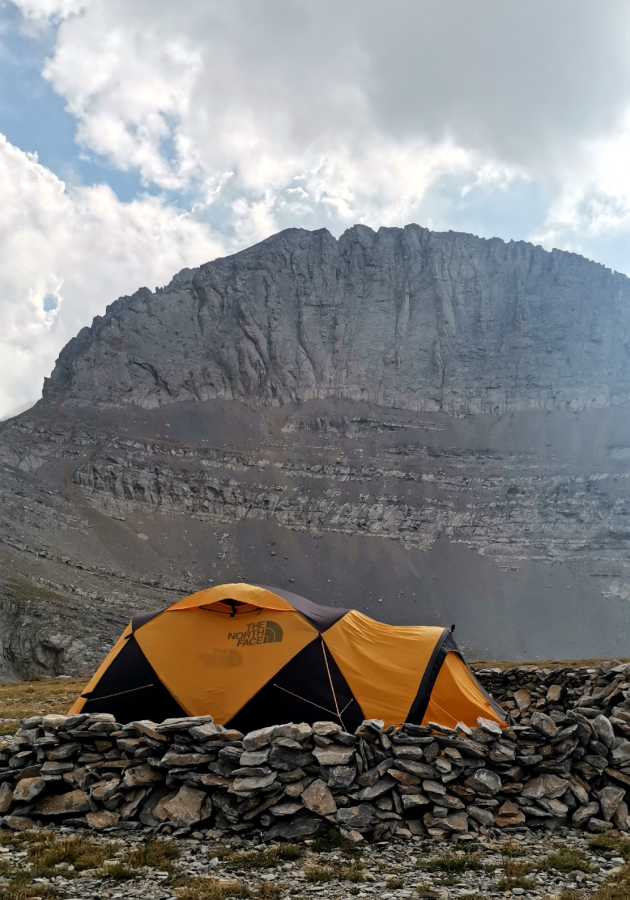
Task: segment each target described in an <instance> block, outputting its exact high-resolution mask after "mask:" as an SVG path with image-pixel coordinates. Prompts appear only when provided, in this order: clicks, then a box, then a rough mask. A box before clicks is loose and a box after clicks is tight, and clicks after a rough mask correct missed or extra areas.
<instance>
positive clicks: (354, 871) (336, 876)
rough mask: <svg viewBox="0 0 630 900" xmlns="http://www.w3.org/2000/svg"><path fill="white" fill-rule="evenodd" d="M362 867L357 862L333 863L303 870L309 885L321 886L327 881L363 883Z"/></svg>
mask: <svg viewBox="0 0 630 900" xmlns="http://www.w3.org/2000/svg"><path fill="white" fill-rule="evenodd" d="M363 868H364V867H363V865H362V864H361V863H358V862H353V863H350V864H349V863H345V862H342V863H338V862H333V863H330V865H327V866H309V867H308V868H306V869H305V870H304V874H305V875H306V880H307V881H308V882H309V884H321V883H322V882H327V881H352V882H354V883H355V884H357V883H359V882H361V881H365V875H364V873H363Z"/></svg>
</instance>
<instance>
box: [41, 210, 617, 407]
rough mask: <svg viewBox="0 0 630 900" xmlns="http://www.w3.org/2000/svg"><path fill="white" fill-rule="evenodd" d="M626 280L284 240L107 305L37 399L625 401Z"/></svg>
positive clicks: (530, 253)
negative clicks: (154, 289) (102, 313)
mask: <svg viewBox="0 0 630 900" xmlns="http://www.w3.org/2000/svg"><path fill="white" fill-rule="evenodd" d="M629 348H630V280H629V279H628V278H626V277H625V276H624V275H620V274H615V273H612V272H611V271H610V270H608V269H606V268H604V267H603V266H600V265H597V264H595V263H592V262H589V261H588V260H586V259H583V258H582V257H579V256H576V255H575V254H571V253H564V252H560V251H555V250H554V251H553V252H552V253H547V252H545V251H544V250H543V249H542V248H540V247H534V246H532V245H531V244H526V243H523V242H518V243H514V242H510V243H509V244H506V243H504V242H503V241H501V240H498V239H494V240H482V239H480V238H477V237H474V236H473V235H468V234H457V233H454V232H448V233H445V234H439V233H433V232H431V231H428V230H426V229H424V228H420V227H418V226H417V225H409V226H407V227H406V228H381V229H380V230H379V231H378V232H374V231H372V230H371V229H369V228H367V227H365V226H355V227H354V228H351V229H350V230H349V231H347V232H346V233H345V234H344V235H343V236H342V237H341V239H340V240H339V241H337V240H335V239H334V238H333V237H332V236H331V235H330V234H329V232H328V231H326V230H321V231H315V232H309V231H303V230H299V229H292V230H289V231H284V232H282V233H281V234H278V235H275V236H274V237H271V238H269V239H268V240H266V241H263V242H262V243H261V244H258V245H256V246H255V247H252V248H251V249H249V250H245V251H243V252H242V253H237V254H236V255H234V256H231V257H228V258H226V259H219V260H216V261H215V262H211V263H208V264H207V265H204V266H201V267H200V268H198V269H190V270H185V271H183V272H181V273H179V275H177V276H176V277H175V278H174V279H173V281H172V282H171V284H170V285H168V287H166V288H164V289H161V290H156V292H155V293H154V294H152V293H151V292H150V291H149V290H147V289H146V288H142V289H141V290H139V291H138V292H137V293H136V294H134V295H133V297H123V298H121V299H120V300H118V301H117V302H116V303H114V304H112V305H111V306H110V307H109V308H108V310H107V313H106V315H105V316H104V317H102V318H97V319H95V320H94V324H93V325H92V327H91V328H90V329H88V328H85V329H83V331H81V333H80V334H79V335H78V336H77V338H75V340H73V341H71V342H70V343H69V344H68V346H67V347H66V348H65V350H64V351H63V353H62V354H61V356H60V358H59V361H58V363H57V366H56V368H55V370H54V372H53V374H52V377H51V378H50V379H49V380H47V382H46V388H45V391H46V396H48V397H59V396H61V397H62V398H63V399H65V400H71V401H74V402H77V403H86V404H87V403H89V404H93V403H95V402H96V403H105V404H122V403H134V404H138V405H140V406H143V407H146V408H150V407H154V406H158V405H161V404H164V403H172V402H175V401H182V400H210V399H215V398H223V399H230V400H231V399H246V400H248V401H252V402H255V403H257V404H261V405H265V406H273V405H278V404H285V403H289V402H304V401H306V400H311V399H315V398H318V399H323V398H347V399H352V400H361V401H367V402H371V403H376V404H379V405H381V406H389V407H398V408H403V409H410V410H418V411H431V410H444V411H446V412H448V413H450V414H461V413H478V412H490V413H493V414H500V413H503V412H506V411H510V410H521V409H563V408H569V409H588V408H592V407H605V406H608V405H611V404H613V405H614V404H619V403H625V402H626V401H627V399H628V384H629V383H630V350H629Z"/></svg>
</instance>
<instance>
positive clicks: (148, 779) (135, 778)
mask: <svg viewBox="0 0 630 900" xmlns="http://www.w3.org/2000/svg"><path fill="white" fill-rule="evenodd" d="M160 781H164V773H163V772H160V770H159V769H156V768H154V767H153V766H150V765H149V764H148V763H142V764H141V765H139V766H133V768H130V769H127V770H126V771H125V774H124V776H123V785H124V786H125V787H127V788H135V787H149V786H150V785H153V784H158V783H159V782H160Z"/></svg>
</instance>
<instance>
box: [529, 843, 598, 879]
mask: <svg viewBox="0 0 630 900" xmlns="http://www.w3.org/2000/svg"><path fill="white" fill-rule="evenodd" d="M536 868H537V869H538V871H539V872H548V871H549V869H556V871H558V872H564V873H566V872H575V871H578V872H585V873H586V874H587V875H588V874H591V873H592V872H595V871H596V869H595V868H594V867H593V866H592V865H591V864H590V863H589V861H588V859H587V858H586V854H585V853H584V851H583V850H575V849H574V848H571V847H561V848H560V849H559V850H556V851H554V852H553V853H550V854H549V855H548V856H545V857H544V858H543V859H541V860H540V862H538V863H537V865H536Z"/></svg>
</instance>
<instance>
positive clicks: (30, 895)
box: [0, 869, 59, 900]
mask: <svg viewBox="0 0 630 900" xmlns="http://www.w3.org/2000/svg"><path fill="white" fill-rule="evenodd" d="M31 879H32V875H31V873H30V872H25V871H24V870H23V869H22V870H14V871H13V872H12V873H11V874H10V877H9V881H8V883H5V884H4V885H3V886H2V887H0V900H34V898H36V897H38V898H40V900H53V898H55V897H58V896H59V893H58V891H57V890H56V889H55V888H54V887H52V885H48V884H33V883H32V880H31Z"/></svg>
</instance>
